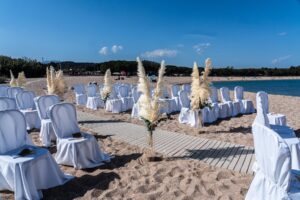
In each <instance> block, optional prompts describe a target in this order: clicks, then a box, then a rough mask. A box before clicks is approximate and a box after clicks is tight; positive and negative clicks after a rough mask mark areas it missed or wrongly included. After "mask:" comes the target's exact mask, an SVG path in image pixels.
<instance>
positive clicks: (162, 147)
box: [157, 135, 185, 154]
mask: <svg viewBox="0 0 300 200" xmlns="http://www.w3.org/2000/svg"><path fill="white" fill-rule="evenodd" d="M184 136H185V135H182V136H180V137H176V138H175V137H173V138H172V137H169V138H168V139H169V140H171V141H170V142H164V143H161V145H159V146H158V147H157V149H159V150H160V152H162V153H163V154H165V151H166V150H167V149H168V148H170V146H174V145H178V142H179V141H181V140H183V139H184V138H185V137H184Z"/></svg>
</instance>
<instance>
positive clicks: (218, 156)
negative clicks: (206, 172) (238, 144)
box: [209, 142, 230, 166]
mask: <svg viewBox="0 0 300 200" xmlns="http://www.w3.org/2000/svg"><path fill="white" fill-rule="evenodd" d="M223 144H224V145H223V146H222V148H223V150H222V151H219V152H218V154H216V155H215V158H214V159H213V160H211V162H209V164H210V165H211V166H216V164H217V163H218V162H219V160H221V158H222V157H223V156H224V154H225V153H226V151H227V149H228V147H229V146H230V143H228V142H224V143H223Z"/></svg>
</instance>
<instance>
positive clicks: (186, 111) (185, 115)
mask: <svg viewBox="0 0 300 200" xmlns="http://www.w3.org/2000/svg"><path fill="white" fill-rule="evenodd" d="M179 102H180V105H181V109H180V113H179V116H178V121H179V123H181V124H187V123H189V119H190V99H189V97H188V92H187V91H185V90H182V91H180V92H179Z"/></svg>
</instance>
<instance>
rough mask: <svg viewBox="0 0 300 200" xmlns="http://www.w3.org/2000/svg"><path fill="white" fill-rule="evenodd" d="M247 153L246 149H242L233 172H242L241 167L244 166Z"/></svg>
mask: <svg viewBox="0 0 300 200" xmlns="http://www.w3.org/2000/svg"><path fill="white" fill-rule="evenodd" d="M247 153H248V147H244V149H243V152H242V153H241V156H240V158H239V160H238V162H237V163H236V165H235V167H234V168H233V170H234V171H237V172H241V171H242V167H243V165H244V164H245V159H246V156H247Z"/></svg>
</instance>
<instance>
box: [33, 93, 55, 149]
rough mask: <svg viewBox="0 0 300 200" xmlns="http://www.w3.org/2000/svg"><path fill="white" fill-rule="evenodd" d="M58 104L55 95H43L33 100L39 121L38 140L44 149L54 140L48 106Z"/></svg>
mask: <svg viewBox="0 0 300 200" xmlns="http://www.w3.org/2000/svg"><path fill="white" fill-rule="evenodd" d="M57 103H60V99H59V97H58V96H56V95H45V96H40V97H36V98H35V105H36V108H37V111H38V114H39V117H40V120H41V124H42V125H41V130H40V138H41V141H42V143H43V145H44V146H45V147H49V146H51V141H55V140H56V136H55V133H54V130H53V126H52V123H51V120H50V118H49V114H48V112H49V108H50V106H52V105H54V104H57Z"/></svg>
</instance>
